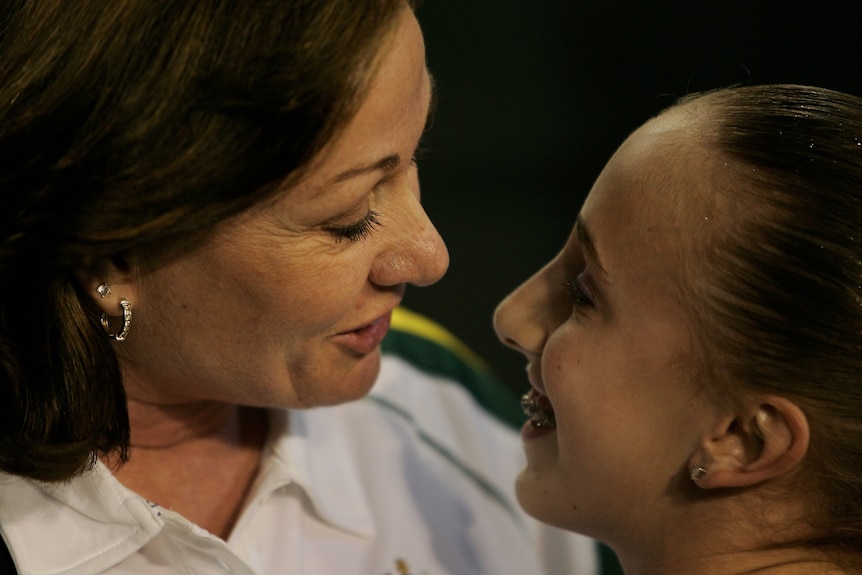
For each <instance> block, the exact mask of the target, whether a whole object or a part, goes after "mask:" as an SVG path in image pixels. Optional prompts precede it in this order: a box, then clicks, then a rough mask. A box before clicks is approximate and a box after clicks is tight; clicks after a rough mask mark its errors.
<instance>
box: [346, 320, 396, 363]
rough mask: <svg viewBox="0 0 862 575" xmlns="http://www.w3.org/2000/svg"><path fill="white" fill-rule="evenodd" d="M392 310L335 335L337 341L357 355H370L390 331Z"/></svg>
mask: <svg viewBox="0 0 862 575" xmlns="http://www.w3.org/2000/svg"><path fill="white" fill-rule="evenodd" d="M391 317H392V312H387V313H386V314H385V315H382V316H380V317H379V318H377V319H375V320H374V321H372V322H371V323H369V324H366V325H364V326H362V327H360V328H358V329H354V330H351V331H345V332H342V333H339V334H337V335H336V336H335V341H336V342H337V343H338V344H339V345H341V346H342V347H345V348H347V349H348V350H350V351H352V352H354V353H356V354H357V355H368V354H369V353H371V352H373V351H374V350H375V349H377V348H378V347H379V346H380V342H381V341H383V338H384V337H385V336H386V333H387V332H388V331H389V322H390V319H391Z"/></svg>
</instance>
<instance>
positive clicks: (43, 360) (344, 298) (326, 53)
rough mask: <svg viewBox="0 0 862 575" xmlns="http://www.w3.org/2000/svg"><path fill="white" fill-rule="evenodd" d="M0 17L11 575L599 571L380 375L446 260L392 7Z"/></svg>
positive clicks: (458, 420)
mask: <svg viewBox="0 0 862 575" xmlns="http://www.w3.org/2000/svg"><path fill="white" fill-rule="evenodd" d="M0 18H2V19H3V21H2V22H0V30H2V36H0V166H2V167H0V193H2V197H0V201H2V209H0V277H2V280H0V294H2V299H0V350H2V352H0V406H2V407H0V410H2V417H0V469H2V471H3V473H2V475H0V532H2V535H3V540H4V542H5V543H6V547H7V548H8V551H9V554H8V557H11V558H12V559H13V560H14V563H15V564H16V565H17V569H18V570H19V572H21V573H68V574H72V573H103V572H110V573H148V574H152V573H215V572H220V573H221V572H231V573H261V574H264V573H279V574H285V573H315V574H318V573H333V574H334V573H367V574H369V575H381V574H383V573H389V572H393V571H398V572H400V573H408V572H415V573H488V574H492V573H493V574H495V575H496V574H500V573H506V572H509V573H538V572H540V571H541V570H542V569H545V568H548V569H550V570H552V571H554V572H559V573H566V572H583V573H589V572H592V570H593V567H594V563H595V559H594V556H593V548H592V545H591V543H589V542H587V541H586V540H584V539H577V540H576V539H572V538H570V537H568V536H566V537H565V538H563V536H562V535H561V534H558V533H554V532H552V531H549V530H544V529H543V528H539V527H538V526H537V525H536V524H533V523H530V522H529V521H525V518H524V517H522V516H520V515H519V514H518V512H517V511H516V506H515V505H514V504H513V499H512V498H510V497H509V494H508V492H507V489H506V488H505V482H506V480H507V475H508V474H509V473H510V472H511V473H513V474H514V471H515V467H516V466H517V465H518V463H517V461H518V455H517V451H516V449H515V448H516V445H515V444H514V443H513V442H512V437H511V436H510V435H509V433H508V432H507V431H506V429H505V428H504V427H503V426H501V425H500V424H498V423H496V422H495V421H494V420H492V419H491V418H490V417H489V416H488V415H487V414H486V413H485V412H483V411H482V410H481V409H480V408H479V407H478V406H477V405H476V404H474V403H472V402H471V400H470V399H469V398H468V396H467V395H466V392H464V391H463V390H462V389H461V388H459V387H458V386H456V385H454V384H453V383H452V382H451V381H448V380H445V379H444V378H442V377H434V376H431V375H428V374H425V373H423V372H421V371H418V370H416V369H415V368H414V367H412V366H411V365H410V364H408V363H405V362H404V360H402V359H400V358H397V357H386V358H383V359H381V353H380V343H381V340H382V339H383V338H384V336H385V335H386V333H387V330H388V328H389V325H390V317H391V314H392V312H393V310H394V309H395V308H396V306H398V305H399V302H400V301H401V299H402V297H403V296H404V290H405V286H406V285H407V284H414V285H419V286H421V285H427V284H430V283H433V282H435V281H436V280H438V279H439V278H440V277H441V276H442V274H443V273H444V271H445V270H446V267H447V265H448V255H447V252H446V248H445V246H444V244H443V242H442V240H441V238H440V236H439V235H438V234H437V232H436V230H435V229H434V227H433V225H432V224H431V222H430V221H429V220H428V218H427V216H426V215H425V213H424V211H423V209H422V207H421V205H420V202H419V186H418V180H417V169H416V164H415V161H414V160H413V157H414V154H415V152H416V149H417V146H418V143H419V139H420V136H421V135H422V133H423V130H424V129H425V124H426V119H427V118H428V116H429V113H430V111H431V109H432V108H433V98H434V91H433V82H432V80H431V78H430V76H429V74H428V71H427V69H426V66H425V57H424V46H423V40H422V35H421V32H420V30H419V26H418V24H417V21H416V19H415V17H414V15H413V12H412V10H411V9H410V8H409V6H408V5H407V4H406V3H405V2H403V1H402V0H379V1H357V0H325V1H324V0H321V1H315V2H300V1H288V0H279V1H271V0H254V1H251V2H236V3H234V2H219V1H215V0H195V1H186V0H182V1H176V0H155V1H154V0H123V1H118V2H103V1H100V0H75V1H74V2H67V1H61V0H47V1H35V0H33V1H29V0H19V1H15V2H12V3H11V5H10V6H7V9H5V10H4V14H3V15H2V16H0ZM23 295H26V296H27V297H26V298H24V299H22V296H23ZM381 365H382V372H381ZM378 375H379V376H378ZM375 381H376V382H377V384H376V387H375V393H374V394H373V395H372V398H371V399H369V400H365V401H359V402H354V403H350V404H349V405H345V406H340V407H328V406H335V405H336V404H342V403H345V402H349V401H351V400H356V399H358V398H362V397H363V396H365V395H366V394H367V393H368V392H369V390H370V389H371V388H372V385H374V384H375ZM285 408H288V409H289V410H287V409H285ZM304 408H318V409H315V410H308V411H303V409H304ZM296 410H299V411H296ZM411 570H412V571H411ZM570 570H571V571H570Z"/></svg>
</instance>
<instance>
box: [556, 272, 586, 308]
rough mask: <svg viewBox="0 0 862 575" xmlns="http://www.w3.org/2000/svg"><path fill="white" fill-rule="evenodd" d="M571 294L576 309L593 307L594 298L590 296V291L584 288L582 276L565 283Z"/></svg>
mask: <svg viewBox="0 0 862 575" xmlns="http://www.w3.org/2000/svg"><path fill="white" fill-rule="evenodd" d="M563 285H564V286H566V289H567V290H568V292H569V297H570V298H571V299H572V304H573V305H575V307H592V306H593V298H592V297H591V295H590V290H588V289H587V288H586V287H584V285H583V283H582V280H581V276H578V277H576V278H575V279H572V280H568V281H566V282H563Z"/></svg>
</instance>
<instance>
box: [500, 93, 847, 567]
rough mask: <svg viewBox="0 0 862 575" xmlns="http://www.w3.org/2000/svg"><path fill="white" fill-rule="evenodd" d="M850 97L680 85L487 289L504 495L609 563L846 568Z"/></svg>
mask: <svg viewBox="0 0 862 575" xmlns="http://www.w3.org/2000/svg"><path fill="white" fill-rule="evenodd" d="M860 239H862V99H859V98H856V97H853V96H849V95H846V94H841V93H836V92H833V91H829V90H824V89H819V88H812V87H804V86H788V85H779V86H751V87H739V88H731V89H724V90H718V91H714V92H710V93H706V94H701V95H696V96H692V97H687V98H684V99H683V100H682V101H681V102H679V103H678V104H677V105H675V106H673V107H671V108H670V109H668V110H667V111H665V112H664V113H662V114H661V115H659V116H658V117H656V118H654V119H652V120H650V121H649V122H647V123H646V124H645V125H644V126H642V127H641V128H640V129H638V130H637V131H635V132H634V133H633V134H632V135H631V136H630V137H629V138H628V139H627V140H626V141H625V142H624V143H623V145H622V146H621V147H620V148H619V150H618V151H617V152H616V154H615V155H614V156H613V157H612V158H611V160H610V161H609V163H608V164H607V166H606V167H605V169H604V171H603V172H602V173H601V175H600V176H599V178H598V180H597V181H596V183H595V185H594V187H593V188H592V190H591V192H590V194H589V196H588V197H587V199H586V201H585V203H584V205H583V208H582V210H581V212H580V214H579V216H578V218H577V221H576V223H575V227H574V231H573V232H572V235H571V237H570V238H569V240H568V242H567V243H566V245H565V246H564V248H563V250H562V251H561V252H560V254H559V255H558V256H556V257H555V258H554V259H553V260H552V261H551V262H550V263H548V264H547V265H546V266H545V267H544V268H542V269H541V270H540V271H539V272H537V273H536V274H535V275H534V276H533V277H532V278H530V279H529V280H527V282H526V283H524V284H523V285H522V286H521V287H519V288H518V289H517V290H516V291H515V292H514V293H512V294H511V295H510V296H508V297H507V298H506V299H505V300H504V301H503V302H502V303H501V304H500V306H499V308H498V310H497V312H496V316H495V326H496V329H497V332H498V334H499V336H500V338H501V340H502V341H503V342H505V343H506V344H507V345H509V346H512V347H514V348H516V349H518V350H519V351H521V352H522V353H523V354H524V355H525V356H526V358H527V361H528V369H527V372H528V374H529V375H528V377H529V382H530V385H531V389H530V391H529V392H528V393H527V394H526V395H525V396H524V400H523V404H524V407H525V410H526V411H527V413H528V414H529V415H530V419H529V421H528V422H527V423H526V425H525V426H524V428H523V433H522V435H523V443H524V447H525V450H526V454H527V459H528V462H527V465H526V468H525V469H524V470H523V471H522V472H521V474H520V476H519V477H518V480H517V493H518V499H519V501H520V503H521V505H522V506H523V508H524V509H525V510H526V511H527V512H528V513H530V514H531V515H533V516H534V517H536V518H538V519H540V520H543V521H545V522H547V523H551V524H554V525H557V526H561V527H564V528H566V529H570V530H572V531H577V532H580V533H584V534H588V535H591V536H593V537H596V538H598V539H600V540H602V541H605V542H606V543H608V544H609V545H610V546H611V547H612V548H613V549H614V550H615V551H616V552H617V554H618V556H619V558H620V560H621V563H622V564H623V567H624V569H625V571H626V573H627V574H629V575H646V574H662V575H670V574H673V573H686V574H698V575H702V574H725V573H727V574H729V573H758V574H767V573H781V574H809V573H859V572H862V567H860V564H862V496H860V493H862V386H860V383H862V382H860V378H862V353H860V351H862V246H860V244H859V240H860Z"/></svg>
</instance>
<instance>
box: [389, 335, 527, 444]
mask: <svg viewBox="0 0 862 575" xmlns="http://www.w3.org/2000/svg"><path fill="white" fill-rule="evenodd" d="M382 348H383V351H384V352H387V353H393V354H395V355H398V356H400V357H403V358H404V359H406V360H407V361H409V362H410V363H411V364H413V365H415V366H416V367H418V368H419V369H421V370H422V371H424V372H426V373H430V374H432V375H439V376H443V377H447V378H451V379H453V380H454V381H457V382H459V383H461V384H463V385H464V387H465V388H466V389H467V391H468V392H469V393H470V395H472V396H473V397H474V398H475V399H476V401H477V402H478V403H479V404H480V405H481V406H482V407H484V408H485V409H486V410H487V411H488V412H489V413H491V414H492V415H494V416H496V417H497V418H498V419H500V420H501V421H502V422H504V423H506V424H507V425H509V426H511V427H514V428H516V429H517V428H520V427H521V426H522V425H523V424H524V421H525V416H524V412H523V411H521V404H520V399H519V398H518V396H517V395H516V394H515V393H514V392H512V391H511V390H510V389H509V388H507V387H506V386H505V385H504V384H503V383H502V382H501V381H500V380H499V379H497V378H496V377H495V376H494V374H492V373H490V372H488V371H483V370H479V369H476V368H475V367H473V366H471V365H470V364H468V363H467V362H466V361H464V360H462V359H461V358H460V357H458V356H457V355H455V353H454V352H452V351H451V350H449V349H447V348H446V347H444V346H442V345H440V344H438V343H436V342H433V341H431V340H428V339H425V338H423V337H419V336H417V335H414V334H411V333H405V332H402V331H397V330H394V329H393V330H390V331H389V333H388V334H387V335H386V338H385V339H384V340H383V344H382Z"/></svg>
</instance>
